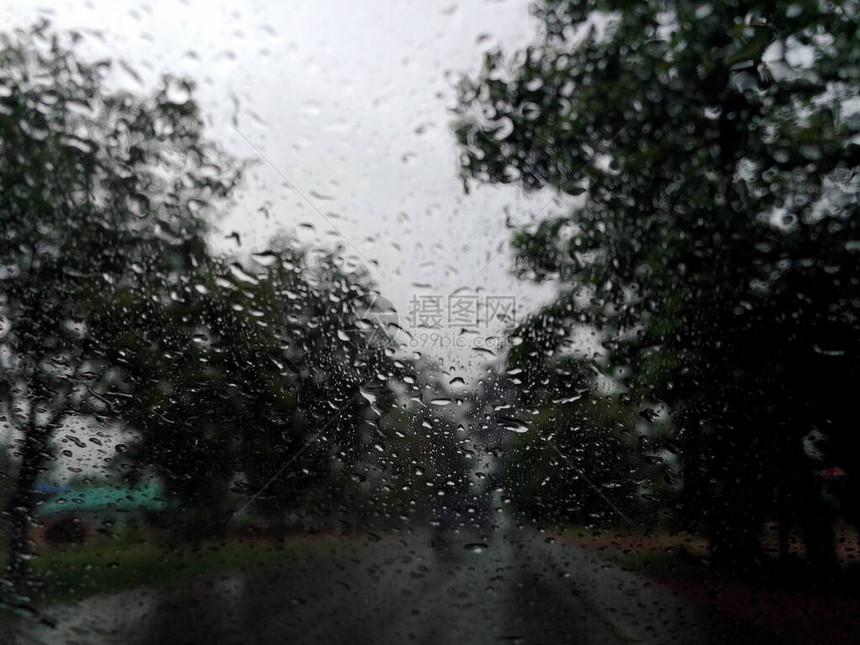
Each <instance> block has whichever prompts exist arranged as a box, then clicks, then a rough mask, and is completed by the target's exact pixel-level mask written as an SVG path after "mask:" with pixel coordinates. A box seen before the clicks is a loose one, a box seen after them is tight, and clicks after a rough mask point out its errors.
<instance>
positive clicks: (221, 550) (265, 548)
mask: <svg viewBox="0 0 860 645" xmlns="http://www.w3.org/2000/svg"><path fill="white" fill-rule="evenodd" d="M348 542H350V538H343V537H332V536H315V537H312V538H302V539H296V540H286V541H274V542H266V541H262V540H254V541H231V542H204V543H202V544H200V545H199V546H183V547H180V548H176V549H168V548H165V547H163V546H161V545H159V544H158V543H156V542H152V541H133V540H123V541H117V542H107V541H106V542H99V543H96V544H85V545H72V546H67V547H64V548H55V549H51V550H48V551H45V552H43V553H42V554H40V555H39V556H38V557H36V558H35V559H34V560H33V563H32V573H33V582H34V584H33V591H32V593H31V594H30V595H31V603H32V604H33V605H36V606H44V605H47V604H51V603H54V602H59V601H64V600H75V599H80V598H84V597H87V596H92V595H96V594H102V593H110V592H114V591H122V590H126V589H133V588H135V587H138V586H147V585H160V584H166V583H172V582H176V581H180V580H187V579H190V578H194V577H197V576H210V575H214V574H217V573H221V572H225V571H232V570H237V569H244V568H247V567H252V566H256V565H262V564H267V563H277V562H285V561H290V560H299V559H302V558H308V557H313V556H316V555H322V554H325V553H327V552H332V551H336V550H338V549H340V548H343V547H344V546H345V545H346V544H347V543H348Z"/></svg>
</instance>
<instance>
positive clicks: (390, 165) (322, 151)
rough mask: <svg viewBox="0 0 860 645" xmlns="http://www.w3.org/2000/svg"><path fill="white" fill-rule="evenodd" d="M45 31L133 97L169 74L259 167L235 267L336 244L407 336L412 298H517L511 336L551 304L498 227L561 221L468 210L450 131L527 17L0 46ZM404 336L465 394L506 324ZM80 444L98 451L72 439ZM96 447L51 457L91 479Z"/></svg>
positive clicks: (60, 5) (14, 9)
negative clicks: (94, 61)
mask: <svg viewBox="0 0 860 645" xmlns="http://www.w3.org/2000/svg"><path fill="white" fill-rule="evenodd" d="M39 17H47V18H49V19H50V20H51V21H52V23H53V24H54V26H55V27H56V28H58V29H77V30H81V31H83V32H84V33H85V34H86V38H85V41H84V48H83V51H84V53H85V55H86V56H88V57H90V56H91V57H92V58H111V59H114V60H116V59H121V60H124V61H126V62H128V63H129V64H130V66H131V67H132V68H133V69H134V70H135V71H136V72H137V73H138V74H139V75H140V76H141V77H142V78H143V86H141V85H139V84H138V83H137V82H136V81H135V80H134V79H133V77H132V76H131V75H125V74H124V73H120V74H119V75H118V76H117V78H116V79H115V80H116V82H119V83H121V84H122V85H123V86H127V88H128V89H130V90H133V91H145V90H146V89H147V87H151V85H152V84H153V82H154V81H155V79H157V78H158V77H159V76H160V75H161V74H162V73H165V72H169V73H172V74H174V75H180V76H189V77H191V78H192V79H194V80H195V81H197V83H198V91H197V95H196V98H197V99H198V101H199V102H200V103H201V105H202V107H203V110H204V113H205V115H206V120H207V123H208V124H209V126H210V135H211V136H212V137H213V138H215V139H217V140H219V141H220V142H221V143H222V144H223V145H224V146H225V147H226V148H227V149H228V150H230V151H231V152H233V153H234V154H236V155H237V156H239V157H245V158H249V157H251V158H252V157H256V156H258V153H257V151H259V152H260V153H262V154H263V155H264V156H265V158H266V159H267V160H268V161H262V160H261V162H260V163H259V164H258V165H257V166H256V167H255V168H254V169H253V171H252V172H251V173H250V174H249V176H248V178H247V182H246V183H247V188H246V189H245V191H244V193H243V194H242V195H240V197H239V199H238V200H237V204H236V205H235V207H234V209H233V212H232V214H230V215H229V216H227V217H226V219H224V220H223V221H222V222H220V227H221V229H222V232H221V234H219V235H218V239H217V242H216V243H217V244H218V245H220V247H221V248H222V249H224V250H226V251H231V252H234V251H237V249H236V247H235V243H234V242H233V241H231V240H228V239H225V235H226V234H229V233H231V232H232V231H237V232H238V233H239V234H240V235H241V239H242V249H241V250H242V251H248V250H263V249H265V248H266V246H267V244H268V241H269V239H270V238H271V236H272V235H273V234H275V233H278V232H280V231H288V232H294V233H298V234H299V235H300V237H301V239H304V240H307V241H309V242H311V241H317V242H321V243H323V244H326V245H328V246H333V245H334V244H337V243H339V242H340V243H343V244H344V245H345V246H346V247H347V249H348V252H349V253H350V254H351V255H353V256H354V257H355V258H356V260H357V261H360V262H362V263H363V264H365V265H369V266H372V267H374V269H373V274H374V277H375V280H376V281H377V284H378V286H379V288H380V290H381V292H382V293H383V294H384V295H385V296H386V297H387V298H388V299H389V300H390V301H391V302H392V303H394V305H395V306H396V308H397V309H398V311H399V312H400V321H401V325H403V326H404V327H405V328H407V329H410V325H409V324H408V323H407V321H405V320H404V318H405V316H406V315H408V314H409V312H410V301H411V300H412V299H413V296H415V295H418V296H421V295H444V294H450V293H453V292H457V293H460V294H464V293H465V294H468V293H471V294H474V293H478V294H480V295H481V296H488V295H489V296H500V297H504V296H514V297H515V298H516V301H517V309H518V319H521V318H522V316H523V314H524V313H526V312H528V311H531V310H534V309H535V308H536V307H537V306H538V304H539V303H540V302H541V301H544V300H546V299H548V298H549V297H550V296H551V290H550V289H538V288H537V287H535V286H533V285H529V284H525V283H522V282H519V281H517V280H516V279H514V278H513V277H512V276H510V275H509V271H510V267H511V256H510V253H509V251H508V241H509V237H510V230H509V229H507V228H505V221H506V219H507V218H508V217H510V219H511V220H512V221H513V222H516V223H519V224H522V223H526V222H528V221H530V220H532V219H533V218H534V216H535V214H536V213H538V212H541V211H542V213H541V214H542V216H546V215H547V214H548V213H549V212H552V211H554V210H555V209H557V208H558V207H557V206H556V205H555V204H551V203H550V202H551V200H552V195H549V194H541V195H535V196H531V197H526V196H524V195H522V193H521V192H520V191H519V190H518V189H516V188H513V187H504V188H495V187H482V188H478V189H477V190H476V191H473V192H472V193H471V194H470V195H468V196H467V195H465V194H464V192H463V188H462V184H461V182H460V181H459V179H458V177H457V150H456V147H455V142H454V137H453V135H452V133H451V130H450V124H451V121H452V118H453V115H452V113H451V111H450V108H451V107H452V106H453V105H454V103H455V92H454V89H453V86H454V83H455V82H456V80H457V79H458V78H459V77H460V75H461V74H463V73H475V72H477V70H478V69H479V68H480V64H481V61H482V58H483V53H484V52H485V51H487V50H488V49H490V48H492V47H495V46H497V45H499V46H501V47H502V48H503V49H505V50H506V51H513V50H514V49H516V48H519V47H522V46H524V45H526V44H527V43H528V42H530V41H531V40H532V39H533V38H534V35H535V27H536V24H535V21H534V20H533V19H531V17H530V16H529V14H528V5H527V1H526V0H504V1H488V0H462V1H460V2H455V1H454V0H445V1H444V2H434V1H427V0H413V1H403V2H401V1H397V2H395V1H391V0H373V1H364V2H340V1H337V2H336V1H333V0H331V1H329V0H309V1H296V2H278V1H275V0H263V1H257V2H247V3H239V2H223V1H219V0H184V1H182V2H176V1H174V2H167V1H164V2H160V1H153V2H139V3H135V2H131V3H113V2H96V1H89V2H85V3H81V2H80V1H76V0H68V1H65V2H42V3H32V4H30V3H4V4H3V5H2V6H0V25H3V28H4V29H6V30H10V29H13V28H16V27H27V26H29V25H30V24H32V23H33V22H34V21H35V20H37V19H38V18H39ZM234 117H235V118H236V119H237V123H238V129H237V128H234V127H233V125H232V123H233V118H234ZM255 148H256V150H255ZM284 178H286V180H288V181H285V179H284ZM290 184H292V185H293V186H295V189H292V188H291V187H290ZM309 202H310V204H309ZM311 204H312V205H311ZM263 206H265V207H266V210H267V211H268V213H269V216H268V217H266V216H265V215H264V214H262V213H261V212H260V210H259V209H260V208H261V207H263ZM317 211H320V212H317ZM320 213H322V214H324V215H321V214H320ZM459 330H460V328H459V327H455V328H453V329H451V330H448V329H445V330H444V331H443V332H442V333H443V334H444V335H445V336H446V337H447V339H448V341H449V342H450V340H451V339H452V338H457V337H459V338H461V340H465V339H463V338H462V337H460V336H458V333H459ZM411 331H412V332H413V333H415V334H416V339H417V340H418V341H419V342H420V343H421V344H422V345H424V346H423V347H417V348H415V349H416V350H417V351H421V353H422V354H425V355H429V356H431V357H435V358H437V359H440V360H441V361H442V362H443V364H444V367H445V368H446V369H449V370H450V371H451V376H452V377H453V376H455V375H461V376H464V377H465V378H466V380H467V381H472V380H473V379H474V377H475V376H477V375H478V374H479V369H478V368H479V366H480V365H481V364H482V363H483V362H485V361H486V360H488V358H492V357H491V356H489V355H487V354H484V353H480V352H476V351H475V350H474V349H473V346H474V345H473V343H474V341H473V339H474V338H476V337H478V338H486V337H494V336H496V335H497V334H500V333H501V332H502V331H503V324H502V323H500V322H494V323H492V324H490V325H484V326H481V327H479V329H478V332H479V333H478V334H477V335H468V336H467V339H468V341H469V342H468V344H467V345H466V346H465V347H462V348H449V349H446V350H440V349H439V348H438V347H436V348H434V347H433V346H432V344H426V336H424V337H422V336H421V334H422V333H424V334H429V333H430V332H431V330H428V329H423V330H422V329H415V328H412V329H411ZM83 430H87V431H88V432H90V433H95V430H92V429H83V428H82V429H78V430H77V431H76V433H77V434H78V435H79V436H82V435H81V433H82V432H83ZM83 434H87V432H84V433H83ZM93 436H96V435H95V434H93ZM82 438H84V440H86V437H82ZM99 440H100V441H101V442H102V445H101V446H98V447H97V446H95V445H93V446H89V448H88V449H83V450H82V449H78V448H75V447H74V446H72V445H66V444H64V445H63V448H71V449H73V452H74V458H73V459H72V460H71V461H73V462H74V463H75V464H76V465H77V466H78V467H79V468H82V469H83V471H84V472H93V471H98V469H99V466H100V465H101V460H103V459H105V458H109V457H110V456H112V455H113V454H114V444H115V443H116V442H117V441H121V440H123V435H122V433H116V432H102V433H101V434H100V439H99ZM69 474H70V473H65V472H63V473H60V476H61V477H64V478H65V477H67V476H68V475H69Z"/></svg>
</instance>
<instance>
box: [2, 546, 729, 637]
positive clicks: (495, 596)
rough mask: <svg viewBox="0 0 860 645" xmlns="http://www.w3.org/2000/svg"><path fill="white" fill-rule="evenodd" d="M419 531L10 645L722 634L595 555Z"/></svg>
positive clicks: (77, 615) (181, 591)
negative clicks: (437, 543) (443, 538)
mask: <svg viewBox="0 0 860 645" xmlns="http://www.w3.org/2000/svg"><path fill="white" fill-rule="evenodd" d="M429 538H430V536H429V534H424V533H420V534H411V535H406V536H389V537H386V538H384V539H382V540H380V541H377V542H368V543H366V544H362V545H357V546H352V547H349V548H345V549H341V550H338V551H336V552H332V553H329V554H321V555H314V556H313V557H308V558H307V559H306V560H304V561H302V562H300V563H289V564H286V563H285V564H282V565H277V566H266V567H257V568H252V569H248V570H244V571H240V572H233V573H230V574H223V575H219V576H215V577H213V578H211V579H208V580H206V581H194V582H184V583H182V584H177V585H174V586H167V587H161V588H158V589H138V590H134V591H128V592H122V593H116V594H110V595H105V596H99V597H95V598H90V599H87V600H84V601H82V602H76V603H67V604H63V605H57V606H54V607H51V608H49V609H48V611H47V613H48V614H49V615H50V616H51V617H52V618H53V619H54V620H56V621H57V622H56V626H55V627H54V628H52V629H48V628H44V627H41V628H40V627H37V626H35V625H34V624H33V623H31V622H27V621H24V620H20V621H16V622H15V623H14V624H6V625H5V626H3V630H4V633H2V634H0V640H2V641H3V642H9V643H15V644H16V645H17V644H18V643H21V644H24V643H27V644H29V643H45V644H49V643H64V644H65V643H82V644H83V643H120V644H122V645H148V644H150V643H153V644H155V643H204V644H207V645H208V644H214V643H351V644H352V643H356V644H361V643H408V642H414V643H607V644H615V643H684V644H694V643H707V642H724V641H723V639H722V638H720V627H719V626H718V625H716V624H715V623H714V622H713V621H711V620H710V619H709V618H708V617H707V616H704V615H703V614H702V613H701V611H700V610H699V609H697V608H696V607H694V606H692V605H689V604H688V603H687V602H685V601H684V599H683V598H680V597H677V596H676V595H673V593H671V592H669V591H668V590H665V589H663V588H661V587H659V586H658V585H653V584H651V583H649V582H648V581H646V580H644V579H643V578H640V577H639V576H637V575H635V574H633V573H631V572H628V571H624V570H622V569H621V568H619V567H618V566H617V565H614V564H611V563H609V562H608V561H606V560H605V559H603V558H602V557H600V556H599V555H598V554H595V553H594V552H591V551H588V550H586V549H582V548H579V547H575V546H571V545H559V544H555V543H549V542H546V541H545V540H544V538H543V536H541V535H539V534H536V533H533V532H526V531H517V530H514V529H510V530H508V531H505V533H504V534H503V535H497V536H496V537H495V539H494V540H492V541H491V542H490V543H489V544H488V545H486V548H479V547H475V546H474V545H469V544H464V543H462V542H459V543H458V542H457V541H456V540H455V541H453V543H452V544H451V546H450V548H449V549H447V550H445V551H439V550H434V549H433V548H431V547H430V545H429V542H430V539H429Z"/></svg>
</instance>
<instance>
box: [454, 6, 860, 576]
mask: <svg viewBox="0 0 860 645" xmlns="http://www.w3.org/2000/svg"><path fill="white" fill-rule="evenodd" d="M534 13H535V15H536V16H537V18H538V19H539V20H540V21H541V25H542V32H543V33H542V38H541V40H540V42H538V43H537V44H535V45H533V46H531V47H529V48H527V49H526V50H524V51H522V52H519V53H518V54H516V55H515V56H513V57H511V58H509V59H505V58H504V57H503V56H502V55H501V53H499V52H496V53H492V54H490V55H488V57H487V60H486V63H485V66H484V70H483V71H482V72H481V74H480V76H479V77H478V78H476V79H472V80H469V79H467V80H465V81H464V82H463V84H462V87H461V93H460V106H459V111H460V120H459V122H458V124H457V126H456V132H457V136H458V138H459V141H460V143H461V145H462V151H463V152H462V169H463V174H464V176H465V177H466V178H467V179H470V178H471V179H477V180H479V181H488V182H496V183H517V184H519V185H521V186H523V187H525V188H527V189H540V188H544V187H549V188H552V189H554V190H556V191H558V193H560V194H561V195H562V196H566V197H570V199H571V200H573V199H574V198H576V199H577V200H578V201H577V202H576V203H573V204H572V205H571V206H570V207H569V212H568V213H567V214H564V215H560V216H551V217H546V218H544V219H543V220H541V221H539V222H536V223H535V224H534V225H532V226H530V227H527V228H525V229H523V230H521V231H520V232H518V233H517V234H516V235H515V237H514V240H513V245H514V248H515V250H516V252H517V270H518V272H519V274H520V275H521V276H523V277H526V278H531V279H534V280H538V281H542V280H557V281H558V282H559V284H560V286H561V289H560V293H559V295H558V297H557V299H556V302H555V303H553V304H552V305H551V306H550V307H549V308H548V310H547V311H546V312H545V313H546V315H547V316H550V317H552V320H553V321H554V322H555V323H556V324H560V325H561V326H562V327H564V328H565V329H566V330H567V331H570V330H572V329H573V328H575V327H577V326H582V325H589V326H592V327H595V328H596V329H597V330H598V331H599V333H600V335H601V338H602V339H603V340H604V341H606V342H608V343H609V347H610V349H609V361H610V363H611V364H613V365H615V366H619V367H624V368H626V371H625V373H626V375H627V376H626V378H625V379H623V380H624V382H625V384H626V385H627V386H628V387H629V388H630V389H631V391H632V392H634V393H635V394H637V395H638V396H641V397H643V398H647V399H649V400H662V401H665V402H666V403H668V404H669V406H670V408H671V410H672V412H673V418H674V420H675V433H676V435H677V436H676V437H675V438H676V439H677V445H678V446H680V448H679V451H680V457H681V459H682V463H683V465H684V475H685V476H684V495H685V497H686V500H685V503H684V506H683V508H684V509H686V511H685V512H686V514H687V516H688V518H689V519H691V520H697V521H698V522H700V523H701V524H702V526H703V527H704V529H705V530H706V531H707V534H708V536H709V537H710V540H711V547H712V551H713V555H714V558H715V561H718V562H722V563H724V564H727V565H729V566H734V567H745V566H750V565H751V564H752V563H754V562H755V561H756V559H757V558H758V557H759V534H760V531H761V523H762V520H763V519H764V517H765V516H766V515H767V514H768V513H770V512H772V511H773V509H772V506H773V504H772V502H771V501H770V499H771V497H772V496H773V494H774V491H776V492H777V495H778V497H779V498H780V499H781V500H782V502H781V503H782V505H783V506H789V507H793V508H794V509H795V511H796V514H797V515H798V519H799V521H801V523H802V524H803V526H804V529H805V532H806V542H807V547H808V553H809V556H810V557H811V558H812V559H813V560H814V561H816V562H818V563H821V564H826V563H828V561H832V556H833V545H832V539H831V536H830V535H829V518H828V511H827V508H826V507H825V506H824V505H823V504H822V503H821V499H820V498H821V496H820V491H819V488H820V487H819V485H818V483H817V481H816V479H815V476H814V471H815V470H816V469H818V468H820V467H821V465H820V464H817V463H815V462H813V461H812V460H811V459H810V458H809V457H808V456H807V455H806V454H805V452H804V448H803V437H804V436H805V435H807V433H809V432H810V431H811V430H812V429H818V430H819V431H821V432H823V433H824V434H825V435H827V436H828V441H827V442H826V443H825V445H824V450H825V453H826V456H827V460H828V461H829V463H838V464H839V465H841V466H842V467H843V468H844V469H845V470H846V472H848V473H849V479H850V480H851V481H852V482H855V484H854V485H855V486H856V481H857V479H858V478H860V458H858V455H860V453H858V451H857V450H856V445H855V442H856V439H854V437H855V430H854V425H855V422H854V421H852V419H856V413H857V403H856V397H852V396H851V395H850V393H849V390H848V388H850V385H849V384H850V383H853V382H856V380H857V376H858V372H860V367H858V349H860V348H858V339H860V333H858V331H860V329H858V326H859V325H858V315H857V313H858V306H857V303H858V302H860V283H858V275H860V254H858V252H857V250H858V247H857V242H856V240H857V235H858V232H860V231H858V223H860V218H858V209H860V200H858V199H857V193H858V176H857V163H858V159H860V146H858V143H860V133H858V130H860V115H858V112H857V110H856V103H857V100H858V98H857V96H858V79H860V66H858V60H860V39H858V38H857V22H858V9H857V6H856V5H855V4H853V3H848V2H844V3H843V2H823V1H819V0H806V1H800V2H795V3H791V4H790V5H785V4H781V3H777V2H746V1H738V0H731V1H728V2H720V3H699V2H686V1H674V2H664V1H659V2H658V1H656V0H655V1H645V2H628V1H604V2H586V1H579V0H558V1H553V0H547V1H545V2H541V3H539V4H538V5H537V6H536V7H535V9H534ZM565 203H566V202H565ZM563 340H564V336H559V337H558V338H557V340H556V344H557V345H558V344H560V343H561V342H563ZM854 494H855V495H856V491H855V493H854ZM844 502H845V504H846V510H849V509H850V508H851V507H852V506H853V507H854V508H855V509H856V503H857V498H856V497H853V498H852V497H851V496H850V495H849V496H848V497H846V498H845V499H844ZM854 512H855V513H856V511H854ZM855 517H856V514H855Z"/></svg>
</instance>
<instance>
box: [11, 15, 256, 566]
mask: <svg viewBox="0 0 860 645" xmlns="http://www.w3.org/2000/svg"><path fill="white" fill-rule="evenodd" d="M77 41H78V37H77V36H76V35H74V34H72V35H70V36H69V37H67V38H63V37H60V36H57V35H55V34H53V33H52V32H51V31H50V29H49V27H48V25H47V24H45V23H42V24H39V25H37V26H36V27H34V28H32V29H31V30H29V31H26V32H20V31H19V32H16V33H15V34H13V35H11V36H8V35H7V36H2V48H0V150H2V154H0V320H2V333H0V362H2V365H0V370H2V371H0V402H2V405H3V410H4V413H5V415H6V417H7V419H9V421H10V422H11V425H12V428H13V431H14V433H15V436H16V437H18V438H17V439H16V446H15V449H14V454H15V456H16V457H17V461H18V468H17V479H16V483H15V487H14V491H13V493H12V499H11V502H10V504H9V507H8V509H7V511H6V521H8V522H9V524H10V526H11V538H10V547H9V562H8V571H7V575H8V576H9V578H10V579H11V580H12V581H13V582H18V581H20V580H21V579H22V578H23V576H24V575H25V573H26V570H27V560H28V557H27V552H28V532H29V527H30V524H31V521H32V513H33V510H34V503H35V499H34V497H33V484H34V483H35V481H36V479H37V478H38V476H39V473H40V472H42V471H43V469H44V467H45V464H46V461H47V460H48V459H49V458H50V455H51V451H52V448H51V443H50V442H51V437H52V436H53V435H54V433H55V432H56V431H57V429H58V428H60V427H62V425H63V423H64V422H65V421H67V420H68V419H69V418H70V417H71V416H74V415H93V414H96V413H98V414H100V415H106V416H111V415H112V413H113V411H112V409H111V406H110V404H109V402H108V401H106V400H105V398H104V397H103V393H104V392H105V391H106V390H108V389H110V387H111V386H112V384H113V383H114V382H115V381H116V379H117V378H118V375H119V373H120V372H121V371H122V369H123V366H122V364H120V363H117V362H115V361H113V360H111V359H108V358H107V356H106V342H105V341H106V339H105V338H103V337H100V336H99V329H98V328H99V324H98V323H97V322H96V321H95V318H94V315H95V314H98V316H99V317H102V318H105V317H112V318H113V319H114V320H115V321H116V322H117V324H122V323H123V322H128V323H129V324H130V323H131V322H132V321H131V319H130V318H128V315H129V314H130V309H129V306H130V305H133V304H134V303H135V302H138V301H139V299H140V294H141V293H147V292H149V291H151V290H153V286H152V285H153V284H156V283H157V284H159V285H165V284H171V283H174V282H177V281H178V280H179V278H178V276H180V275H182V274H183V273H184V272H186V271H189V270H190V269H191V268H192V267H194V266H195V265H196V264H198V263H199V262H200V261H201V258H202V257H203V256H204V255H205V243H204V240H203V235H204V234H205V232H206V230H207V218H208V216H209V215H210V214H211V213H212V212H213V209H214V208H215V205H216V204H217V203H218V202H219V201H220V200H222V199H224V198H225V197H226V196H227V195H229V193H230V191H231V189H232V188H233V186H234V185H235V183H236V181H237V180H238V177H239V171H238V169H237V168H236V167H235V166H234V165H233V164H232V160H231V159H229V158H228V157H227V156H226V155H225V154H224V153H222V152H221V151H220V150H219V149H218V148H217V147H216V146H214V145H213V144H212V143H210V142H209V141H207V140H206V139H205V138H204V137H203V135H202V129H203V123H202V120H201V118H200V116H199V113H198V108H197V106H196V104H195V103H194V101H193V100H191V97H190V93H191V90H192V86H191V84H190V83H189V82H187V81H182V80H177V79H172V78H165V79H164V80H163V82H162V83H161V85H160V87H159V88H158V89H157V90H156V91H155V92H154V93H152V94H151V95H150V96H146V97H141V96H134V95H131V94H128V93H126V92H121V91H113V90H111V89H110V87H109V85H108V84H107V82H106V81H105V77H106V75H107V74H108V72H109V70H110V67H111V65H110V63H107V62H98V63H92V64H90V63H85V62H83V61H81V60H80V59H79V58H78V57H77V55H76V54H75V52H74V45H75V43H76V42H77Z"/></svg>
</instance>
